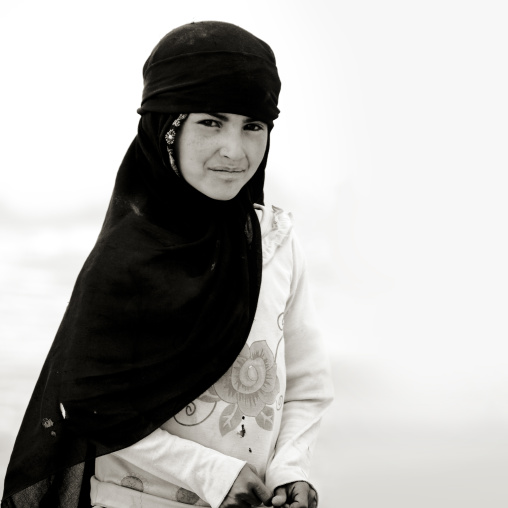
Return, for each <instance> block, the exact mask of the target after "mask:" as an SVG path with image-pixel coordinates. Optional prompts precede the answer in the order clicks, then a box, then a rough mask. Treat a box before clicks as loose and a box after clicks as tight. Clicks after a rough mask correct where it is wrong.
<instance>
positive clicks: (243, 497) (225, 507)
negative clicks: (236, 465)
mask: <svg viewBox="0 0 508 508" xmlns="http://www.w3.org/2000/svg"><path fill="white" fill-rule="evenodd" d="M271 499H272V493H271V492H270V491H269V490H268V489H267V487H266V485H265V484H264V483H263V482H262V481H261V480H260V478H259V476H258V475H257V474H256V473H255V472H254V471H253V470H252V469H251V467H250V466H249V464H246V465H245V466H243V468H242V470H241V471H240V474H239V475H238V477H237V478H236V480H235V483H233V486H232V487H231V489H229V492H228V493H227V495H226V498H225V499H224V501H222V503H221V505H220V507H219V508H251V506H259V505H260V504H261V503H264V504H265V506H271V502H270V501H271Z"/></svg>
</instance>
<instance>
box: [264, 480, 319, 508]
mask: <svg viewBox="0 0 508 508" xmlns="http://www.w3.org/2000/svg"><path fill="white" fill-rule="evenodd" d="M272 504H273V506H282V508H316V507H317V493H316V491H315V490H314V489H313V488H312V487H311V486H310V485H309V484H308V483H307V482H293V483H288V484H287V485H282V486H281V487H277V488H276V489H275V496H274V497H273V499H272Z"/></svg>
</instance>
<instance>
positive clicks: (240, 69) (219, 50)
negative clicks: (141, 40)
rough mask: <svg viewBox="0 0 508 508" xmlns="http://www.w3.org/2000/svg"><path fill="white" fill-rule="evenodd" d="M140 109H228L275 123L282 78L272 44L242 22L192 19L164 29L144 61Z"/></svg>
mask: <svg viewBox="0 0 508 508" xmlns="http://www.w3.org/2000/svg"><path fill="white" fill-rule="evenodd" d="M143 77H144V80H145V86H144V89H143V100H142V103H141V108H140V109H139V110H138V112H139V113H143V112H146V111H161V112H165V113H177V112H181V111H184V112H188V113H200V112H201V113H203V112H205V113H206V112H218V111H222V112H228V113H236V114H240V115H245V116H250V117H252V118H255V119H256V120H262V121H264V122H266V123H267V124H269V125H270V126H271V125H272V124H273V120H275V119H276V118H277V116H278V114H279V110H278V108H277V101H278V96H279V92H280V86H281V85H280V80H279V76H278V73H277V68H276V66H275V56H274V54H273V51H272V50H271V48H270V46H268V44H266V43H265V42H263V41H262V40H260V39H258V38H257V37H254V36H253V35H252V34H250V33H249V32H247V31H245V30H243V29H242V28H240V27H237V26H235V25H231V24H228V23H221V22H218V21H208V22H204V23H191V24H189V25H184V26H182V27H179V28H176V29H175V30H173V31H171V32H170V33H168V34H167V35H166V36H165V37H164V38H163V39H162V40H161V41H160V42H159V44H158V45H157V46H156V47H155V49H154V50H153V52H152V54H151V55H150V57H149V58H148V60H147V61H146V63H145V65H144V67H143Z"/></svg>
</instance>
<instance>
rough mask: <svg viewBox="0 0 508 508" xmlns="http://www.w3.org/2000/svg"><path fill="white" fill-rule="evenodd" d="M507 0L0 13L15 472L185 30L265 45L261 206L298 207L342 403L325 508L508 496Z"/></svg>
mask: <svg viewBox="0 0 508 508" xmlns="http://www.w3.org/2000/svg"><path fill="white" fill-rule="evenodd" d="M504 5H505V3H504V2H502V1H498V2H495V1H488V0H486V1H485V0H484V1H482V2H479V1H476V2H475V1H464V0H463V1H460V2H459V1H450V0H441V1H433V0H429V1H426V2H423V1H394V0H388V1H383V2H380V1H374V0H371V1H366V0H348V1H335V2H332V1H329V2H325V1H323V0H313V1H311V2H302V1H299V0H293V1H287V0H271V1H265V0H258V1H256V2H241V1H238V0H237V1H234V2H229V1H221V0H218V1H215V2H210V1H195V2H193V1H190V0H182V1H180V2H177V1H173V0H172V1H168V0H166V1H149V0H144V1H137V2H133V1H122V2H120V1H105V0H103V1H87V2H80V3H78V2H64V1H54V0H46V1H44V2H37V1H34V0H30V1H23V0H17V1H16V2H5V3H4V4H3V5H2V7H0V16H1V20H0V51H1V79H0V97H1V102H2V112H1V121H0V143H1V150H0V168H1V182H0V214H1V215H0V218H1V222H0V263H1V264H0V311H1V322H0V366H1V370H0V404H1V408H0V412H1V415H2V417H1V418H0V474H1V475H2V476H3V472H4V470H5V467H6V465H7V461H8V457H9V454H10V451H11V449H12V445H13V440H14V438H15V435H16V433H17V429H18V427H19V424H20V421H21V418H22V415H23V411H24V408H25V406H26V404H27V401H28V398H29V396H30V393H31V390H32V387H33V385H34V383H35V380H36V378H37V376H38V372H39V369H40V367H41V365H42V361H43V359H44V357H45V354H46V352H47V350H48V348H49V345H50V344H51V341H52V339H53V337H54V334H55V332H56V329H57V327H58V324H59V322H60V319H61V317H62V315H63V312H64V309H65V305H66V302H67V301H68V298H69V295H70V292H71V289H72V286H73V284H74V280H75V277H76V276H77V273H78V271H79V269H80V267H81V265H82V263H83V261H84V259H85V257H86V255H87V254H88V252H89V250H90V249H91V247H92V246H93V243H94V241H95V238H96V236H97V234H98V231H99V229H100V226H101V222H102V219H103V216H104V213H105V210H106V206H107V203H108V200H109V196H110V193H111V190H112V188H113V183H114V177H115V174H116V171H117V168H118V166H119V164H120V162H121V159H122V157H123V155H124V153H125V151H126V149H127V147H128V145H129V144H130V142H131V141H132V139H133V137H134V136H135V134H136V127H137V122H138V115H137V114H136V109H137V107H138V106H139V103H140V99H141V91H142V75H141V69H142V66H143V63H144V61H145V59H146V58H147V57H148V55H149V53H150V51H151V49H152V48H153V46H154V45H155V44H156V43H157V42H158V40H159V39H160V38H161V37H162V36H163V35H164V34H165V33H167V32H168V31H169V30H171V29H172V28H174V27H176V26H179V25H181V24H184V23H187V22H190V21H200V20H207V19H218V20H223V21H229V22H232V23H235V24H238V25H240V26H242V27H243V28H246V29H247V30H250V31H252V32H253V33H254V34H255V35H257V36H258V37H260V38H262V39H264V40H265V41H267V42H268V43H269V44H270V45H271V47H272V48H273V50H274V52H275V54H276V56H277V61H278V67H279V72H280V76H281V80H282V92H281V99H280V104H279V106H280V109H281V116H280V118H279V119H278V120H277V121H276V126H275V129H274V131H273V135H272V149H271V155H270V160H269V167H268V171H267V185H266V199H267V201H268V202H271V203H273V204H276V205H278V206H281V207H283V208H285V209H287V210H290V211H292V212H293V214H294V217H295V223H296V228H297V230H298V232H299V234H300V236H301V238H302V239H303V241H304V245H305V249H306V251H307V254H308V257H309V261H310V270H311V274H312V277H313V280H314V292H315V295H316V301H317V304H318V307H319V312H320V315H321V319H322V324H323V329H324V331H325V334H326V338H327V342H328V344H329V348H330V352H331V354H330V356H331V360H332V363H333V367H334V378H335V382H336V389H337V400H336V402H335V403H334V406H333V407H332V409H331V410H330V412H329V414H328V418H327V419H326V420H325V422H324V424H323V430H322V433H321V437H320V442H319V445H318V447H317V450H316V452H315V460H314V462H315V465H314V471H313V481H314V482H315V484H316V485H317V487H318V488H319V491H320V494H321V506H322V508H371V507H377V508H383V507H387V508H388V507H390V508H398V507H400V508H402V507H404V508H407V507H411V508H419V507H422V508H423V507H428V506H432V507H433V508H441V507H443V508H445V507H446V508H449V507H455V506H457V507H461V508H469V507H471V508H473V507H475V508H476V507H489V508H498V507H499V508H501V507H505V506H507V502H508V488H507V487H506V478H507V473H508V427H507V424H508V403H507V396H508V371H507V367H508V360H507V353H508V346H507V339H508V322H507V311H506V308H507V302H508V296H507V291H508V269H507V263H506V260H507V259H508V240H507V218H508V204H507V203H508V200H507V198H506V194H507V191H508V185H507V184H508V176H507V174H508V156H507V147H506V145H507V135H508V94H507V92H506V90H508V66H507V61H508V60H507V56H508V55H507V48H508V30H507V28H506V27H507V26H508V16H507V12H506V11H505V8H504Z"/></svg>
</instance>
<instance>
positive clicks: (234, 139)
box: [219, 132, 245, 160]
mask: <svg viewBox="0 0 508 508" xmlns="http://www.w3.org/2000/svg"><path fill="white" fill-rule="evenodd" d="M219 154H220V155H221V156H222V157H227V158H228V159H231V160H241V159H243V158H244V157H245V151H244V148H243V138H242V133H241V132H240V133H238V132H227V133H224V136H223V139H222V140H221V147H220V150H219Z"/></svg>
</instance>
